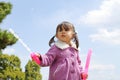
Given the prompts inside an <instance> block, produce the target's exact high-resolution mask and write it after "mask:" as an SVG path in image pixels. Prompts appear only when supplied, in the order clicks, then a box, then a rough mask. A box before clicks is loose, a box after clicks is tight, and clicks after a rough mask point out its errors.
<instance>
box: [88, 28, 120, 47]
mask: <svg viewBox="0 0 120 80" xmlns="http://www.w3.org/2000/svg"><path fill="white" fill-rule="evenodd" d="M89 37H90V38H91V39H92V41H101V42H105V43H109V44H117V45H120V29H116V30H113V31H108V30H107V29H99V30H98V33H96V34H92V35H90V36H89Z"/></svg>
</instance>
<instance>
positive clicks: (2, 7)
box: [0, 2, 12, 23]
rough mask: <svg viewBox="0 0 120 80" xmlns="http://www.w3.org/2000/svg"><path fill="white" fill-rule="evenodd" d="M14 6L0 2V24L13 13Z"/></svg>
mask: <svg viewBox="0 0 120 80" xmlns="http://www.w3.org/2000/svg"><path fill="white" fill-rule="evenodd" d="M11 9H12V5H11V4H10V3H6V2H0V23H1V22H2V20H3V19H4V18H5V17H6V16H7V15H8V14H10V13H11Z"/></svg>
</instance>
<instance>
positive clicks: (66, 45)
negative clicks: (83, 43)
mask: <svg viewBox="0 0 120 80" xmlns="http://www.w3.org/2000/svg"><path fill="white" fill-rule="evenodd" d="M55 45H56V46H57V47H58V48H60V49H65V48H68V47H70V46H69V45H68V44H67V43H65V42H63V41H60V40H58V41H56V42H55ZM71 47H73V48H75V49H76V50H78V49H77V47H76V44H75V43H74V42H73V41H71Z"/></svg>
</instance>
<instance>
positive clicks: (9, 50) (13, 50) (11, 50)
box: [3, 48, 15, 54]
mask: <svg viewBox="0 0 120 80" xmlns="http://www.w3.org/2000/svg"><path fill="white" fill-rule="evenodd" d="M3 53H7V54H14V53H15V49H13V48H6V49H5V50H3Z"/></svg>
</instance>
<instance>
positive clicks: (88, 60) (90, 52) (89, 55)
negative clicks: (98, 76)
mask: <svg viewBox="0 0 120 80" xmlns="http://www.w3.org/2000/svg"><path fill="white" fill-rule="evenodd" d="M91 55H92V49H89V50H88V54H87V59H86V64H85V70H84V73H85V74H88V68H89V64H90V58H91ZM83 80H86V79H83Z"/></svg>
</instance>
